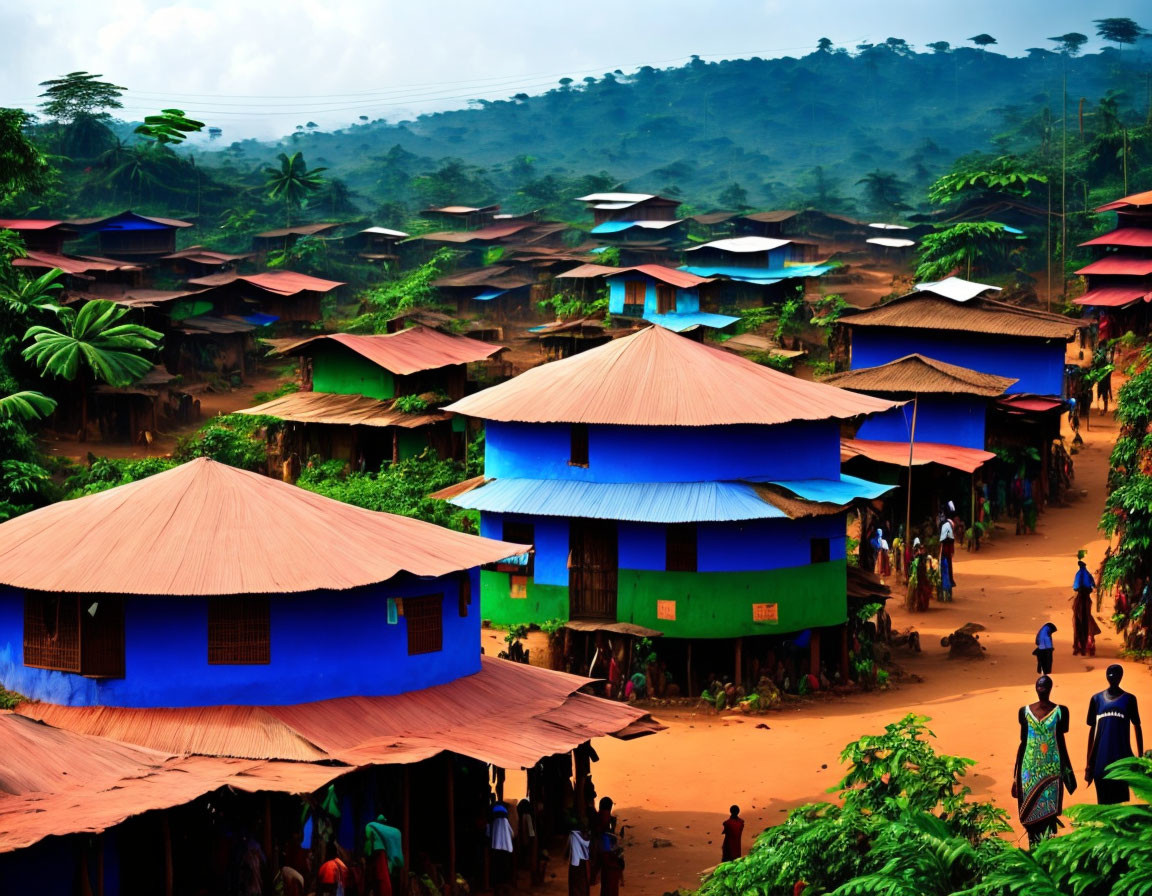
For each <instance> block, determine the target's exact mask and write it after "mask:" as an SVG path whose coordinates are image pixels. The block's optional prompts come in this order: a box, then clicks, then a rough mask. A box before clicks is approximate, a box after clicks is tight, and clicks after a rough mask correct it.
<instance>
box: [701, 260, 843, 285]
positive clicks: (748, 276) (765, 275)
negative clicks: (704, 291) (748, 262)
mask: <svg viewBox="0 0 1152 896" xmlns="http://www.w3.org/2000/svg"><path fill="white" fill-rule="evenodd" d="M680 270H681V271H687V272H688V273H690V274H695V275H696V276H698V277H726V278H727V279H729V280H738V281H740V282H743V283H758V284H760V285H761V286H770V285H771V284H773V283H779V282H780V281H781V280H789V279H792V278H794V277H819V276H821V275H823V274H827V273H828V272H829V271H830V270H832V266H831V265H826V264H789V265H785V266H784V267H782V268H750V267H742V266H738V265H706V264H701V265H688V264H685V265H681V266H680Z"/></svg>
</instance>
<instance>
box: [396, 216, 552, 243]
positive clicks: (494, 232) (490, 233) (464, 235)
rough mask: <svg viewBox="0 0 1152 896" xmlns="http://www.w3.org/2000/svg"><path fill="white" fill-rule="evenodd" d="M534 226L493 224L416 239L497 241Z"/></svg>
mask: <svg viewBox="0 0 1152 896" xmlns="http://www.w3.org/2000/svg"><path fill="white" fill-rule="evenodd" d="M441 211H443V209H441ZM536 226H538V225H536V224H534V223H533V222H531V221H522V222H520V223H518V224H494V225H491V226H489V227H481V228H480V229H479V230H444V231H439V232H437V233H425V234H421V235H420V236H419V237H418V239H422V240H427V241H429V242H433V243H471V242H475V241H476V240H499V239H503V238H504V237H507V236H512V234H514V233H519V232H520V231H522V230H527V229H528V228H530V227H536Z"/></svg>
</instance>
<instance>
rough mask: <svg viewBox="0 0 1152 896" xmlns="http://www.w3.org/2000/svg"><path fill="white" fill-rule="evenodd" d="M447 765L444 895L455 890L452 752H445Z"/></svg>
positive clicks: (454, 795) (485, 867)
mask: <svg viewBox="0 0 1152 896" xmlns="http://www.w3.org/2000/svg"><path fill="white" fill-rule="evenodd" d="M444 758H445V761H446V763H447V765H448V880H447V882H446V883H445V886H444V893H445V896H452V894H453V893H455V892H456V774H455V770H454V769H453V763H452V754H451V753H446V754H445V756H444ZM484 888H485V889H487V888H488V850H487V849H485V850H484Z"/></svg>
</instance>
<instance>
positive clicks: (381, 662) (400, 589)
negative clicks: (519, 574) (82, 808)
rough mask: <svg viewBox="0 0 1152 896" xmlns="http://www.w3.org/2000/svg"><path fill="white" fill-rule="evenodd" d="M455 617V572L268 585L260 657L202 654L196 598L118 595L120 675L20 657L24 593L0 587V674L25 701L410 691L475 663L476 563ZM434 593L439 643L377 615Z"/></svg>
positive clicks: (183, 701)
mask: <svg viewBox="0 0 1152 896" xmlns="http://www.w3.org/2000/svg"><path fill="white" fill-rule="evenodd" d="M470 575H471V579H472V604H471V606H470V607H469V613H468V616H467V617H461V616H460V615H459V602H458V596H459V586H458V584H457V580H456V579H455V578H451V577H446V578H440V579H427V580H420V579H416V578H414V577H411V576H409V577H405V578H404V579H401V578H400V577H397V579H394V580H392V581H391V582H388V583H385V584H383V585H376V586H371V587H367V588H358V589H354V590H351V591H346V592H320V593H310V594H307V595H280V596H276V595H273V596H272V598H271V611H270V619H269V622H270V631H271V663H269V664H268V665H243V666H241V665H237V666H225V665H209V664H208V603H207V600H205V599H202V598H171V597H165V598H149V597H131V596H130V597H127V598H125V601H124V640H125V677H124V678H123V679H89V678H83V677H81V676H79V675H72V674H70V673H64V672H53V671H49V670H44V669H34V668H29V667H26V666H24V665H23V629H24V598H23V595H22V593H21V592H19V591H17V590H14V589H5V590H4V591H2V592H0V683H2V684H3V685H4V686H5V687H6V688H9V689H11V690H14V691H17V692H18V693H21V694H24V695H25V696H27V697H31V698H32V699H35V700H44V701H47V702H49V703H59V704H64V705H71V706H81V705H106V706H201V705H214V704H225V703H235V704H246V705H252V704H291V703H303V702H307V701H310V700H323V699H328V698H331V697H344V696H351V695H363V696H380V695H387V694H398V693H402V692H404V691H412V690H417V689H419V688H425V687H430V686H432V685H436V684H443V683H445V682H448V681H452V680H454V679H456V678H459V677H461V676H463V675H470V674H472V673H474V672H476V671H478V670H479V668H480V655H479V646H478V645H479V643H480V641H479V639H480V613H479V595H480V580H479V572H478V571H477V570H475V569H474V570H472V571H471V573H470ZM436 593H441V594H443V598H444V602H443V610H444V643H443V649H442V650H440V651H439V652H438V653H431V654H419V655H417V656H409V655H408V630H407V623H406V620H405V619H403V618H400V619H399V620H398V621H397V623H396V624H395V625H389V624H388V621H387V600H386V598H388V597H416V596H421V595H426V594H436Z"/></svg>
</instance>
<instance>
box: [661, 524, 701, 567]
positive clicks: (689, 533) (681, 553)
mask: <svg viewBox="0 0 1152 896" xmlns="http://www.w3.org/2000/svg"><path fill="white" fill-rule="evenodd" d="M696 554H697V548H696V524H695V523H671V524H669V525H668V527H667V528H666V529H665V530H664V568H665V569H667V570H669V571H675V572H696Z"/></svg>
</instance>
